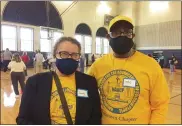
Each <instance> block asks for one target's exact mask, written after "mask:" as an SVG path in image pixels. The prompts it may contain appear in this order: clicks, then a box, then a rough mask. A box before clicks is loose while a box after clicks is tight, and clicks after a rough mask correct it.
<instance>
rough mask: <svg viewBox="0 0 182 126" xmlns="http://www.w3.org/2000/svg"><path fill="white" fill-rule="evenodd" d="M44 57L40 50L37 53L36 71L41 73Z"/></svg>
mask: <svg viewBox="0 0 182 126" xmlns="http://www.w3.org/2000/svg"><path fill="white" fill-rule="evenodd" d="M43 62H44V57H43V55H42V54H41V53H40V50H38V51H37V54H36V55H35V71H36V73H41V72H42V68H43Z"/></svg>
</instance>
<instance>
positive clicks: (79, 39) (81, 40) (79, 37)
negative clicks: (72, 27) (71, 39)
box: [75, 34, 85, 53]
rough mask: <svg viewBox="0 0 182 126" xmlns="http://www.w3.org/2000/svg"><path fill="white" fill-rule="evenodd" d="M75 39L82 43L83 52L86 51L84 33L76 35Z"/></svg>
mask: <svg viewBox="0 0 182 126" xmlns="http://www.w3.org/2000/svg"><path fill="white" fill-rule="evenodd" d="M75 39H76V40H77V41H78V42H79V43H80V45H81V53H84V52H83V51H84V49H85V48H84V44H83V36H82V35H78V34H77V35H75Z"/></svg>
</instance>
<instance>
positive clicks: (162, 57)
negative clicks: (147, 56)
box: [159, 54, 164, 68]
mask: <svg viewBox="0 0 182 126" xmlns="http://www.w3.org/2000/svg"><path fill="white" fill-rule="evenodd" d="M159 64H160V66H161V68H164V55H163V54H160V57H159Z"/></svg>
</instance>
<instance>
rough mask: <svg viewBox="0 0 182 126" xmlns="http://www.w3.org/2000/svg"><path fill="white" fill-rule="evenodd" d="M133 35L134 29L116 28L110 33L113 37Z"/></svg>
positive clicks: (129, 36)
mask: <svg viewBox="0 0 182 126" xmlns="http://www.w3.org/2000/svg"><path fill="white" fill-rule="evenodd" d="M132 35H133V30H132V29H121V30H116V31H113V32H110V33H109V36H110V37H111V38H117V37H119V36H126V37H128V38H131V37H132Z"/></svg>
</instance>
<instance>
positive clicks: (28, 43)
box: [20, 28, 33, 51]
mask: <svg viewBox="0 0 182 126" xmlns="http://www.w3.org/2000/svg"><path fill="white" fill-rule="evenodd" d="M20 39H21V51H33V29H31V28H20Z"/></svg>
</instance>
